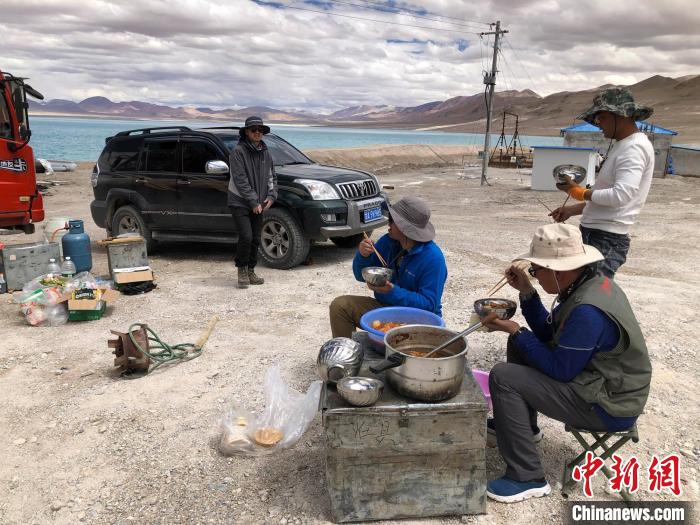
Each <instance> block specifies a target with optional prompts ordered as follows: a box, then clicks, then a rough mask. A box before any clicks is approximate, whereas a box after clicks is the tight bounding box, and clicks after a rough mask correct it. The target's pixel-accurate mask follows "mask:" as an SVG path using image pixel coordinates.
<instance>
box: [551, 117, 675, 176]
mask: <svg viewBox="0 0 700 525" xmlns="http://www.w3.org/2000/svg"><path fill="white" fill-rule="evenodd" d="M637 127H638V128H639V130H640V131H643V132H644V133H646V135H647V137H649V140H650V141H651V143H652V145H653V146H654V154H655V158H654V177H665V176H666V174H667V173H668V167H669V151H670V149H671V142H672V140H673V137H674V136H675V135H678V133H677V132H676V131H673V130H670V129H666V128H662V127H661V126H657V125H655V124H651V123H650V122H645V121H639V122H637ZM560 134H561V136H562V137H564V145H565V146H569V147H573V148H593V149H595V150H597V151H598V152H599V153H600V154H601V155H605V153H606V152H607V151H608V147H609V145H610V140H609V139H606V138H605V137H604V136H603V132H602V131H601V130H600V128H599V127H598V126H594V125H593V124H589V123H588V122H582V123H581V124H576V125H574V126H569V127H568V128H562V129H561V130H560Z"/></svg>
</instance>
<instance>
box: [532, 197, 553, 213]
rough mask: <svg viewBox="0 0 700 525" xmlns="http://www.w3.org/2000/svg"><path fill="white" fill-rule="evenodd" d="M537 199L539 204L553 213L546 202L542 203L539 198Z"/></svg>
mask: <svg viewBox="0 0 700 525" xmlns="http://www.w3.org/2000/svg"><path fill="white" fill-rule="evenodd" d="M535 199H536V200H537V202H539V203H540V204H541V205H542V206H544V207H545V208H547V211H548V212H549V213H552V208H550V207H549V206H547V205H546V204H545V203H544V202H542V201H541V200H540V199H538V198H537V197H535Z"/></svg>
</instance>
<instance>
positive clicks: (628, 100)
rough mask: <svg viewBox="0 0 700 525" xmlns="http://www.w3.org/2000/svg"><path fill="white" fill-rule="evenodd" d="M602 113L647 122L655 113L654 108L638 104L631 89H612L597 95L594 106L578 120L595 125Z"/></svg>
mask: <svg viewBox="0 0 700 525" xmlns="http://www.w3.org/2000/svg"><path fill="white" fill-rule="evenodd" d="M602 111H608V112H609V113H613V114H615V115H619V116H621V117H626V118H631V119H634V120H646V119H648V118H649V117H651V116H652V114H653V113H654V110H653V109H652V108H650V107H648V106H641V105H639V104H636V103H635V102H634V98H633V97H632V93H630V91H629V89H625V88H611V89H606V90H605V91H603V92H602V93H599V94H598V95H596V97H595V98H594V99H593V106H592V107H591V108H590V109H588V110H587V111H585V112H583V113H582V114H581V115H579V116H578V117H576V118H577V119H579V120H585V121H586V122H588V123H589V124H593V125H595V122H594V120H595V117H596V115H597V114H598V113H600V112H602Z"/></svg>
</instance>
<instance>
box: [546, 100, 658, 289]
mask: <svg viewBox="0 0 700 525" xmlns="http://www.w3.org/2000/svg"><path fill="white" fill-rule="evenodd" d="M653 112H654V110H653V109H652V108H650V107H647V106H642V105H639V104H637V103H635V101H634V98H633V97H632V93H630V91H629V90H628V89H624V88H610V89H606V90H605V91H603V92H601V93H599V94H598V95H596V96H595V98H594V99H593V106H591V107H590V108H589V109H587V110H586V111H585V112H583V113H582V114H581V115H579V116H578V117H577V118H579V119H581V120H585V121H586V122H588V123H589V124H593V125H594V126H598V127H599V128H600V129H601V130H602V132H603V136H605V138H608V139H610V146H611V147H609V148H608V152H609V154H608V155H607V157H606V158H605V159H604V160H603V163H602V164H601V166H600V171H599V172H598V174H597V176H596V181H595V184H594V185H593V186H592V187H591V188H590V189H587V188H583V187H581V186H579V185H578V184H576V183H574V182H573V181H571V180H569V181H568V182H567V183H565V184H558V185H557V187H558V188H559V189H560V190H562V191H564V192H566V193H568V194H569V196H570V197H572V198H573V199H576V200H579V201H581V203H580V204H574V205H573V206H562V207H560V208H557V209H556V210H554V211H553V212H552V213H551V214H550V215H551V216H552V217H554V219H555V220H556V221H557V222H564V221H565V220H567V219H568V218H569V217H572V216H574V215H581V224H580V228H581V235H582V236H583V242H584V243H586V244H590V245H593V246H595V247H596V248H598V250H600V252H601V253H602V254H603V255H604V257H605V260H604V261H601V262H600V263H599V265H598V271H599V272H600V273H602V274H604V275H606V276H607V277H614V275H615V272H616V271H617V269H618V268H619V267H620V266H622V265H623V264H624V263H625V261H626V260H627V252H628V251H629V245H630V237H629V230H630V227H631V226H632V224H634V221H635V219H636V218H637V215H639V212H640V211H641V209H642V206H643V205H644V202H645V201H646V199H647V195H648V194H649V188H650V187H651V179H652V176H653V174H654V148H653V146H652V144H651V142H650V141H649V139H648V138H647V136H646V135H645V134H644V133H642V132H640V131H639V129H638V128H637V123H636V121H637V120H645V119H647V118H649V117H650V116H651V115H652V113H653ZM613 139H614V140H615V141H616V142H615V144H614V146H613Z"/></svg>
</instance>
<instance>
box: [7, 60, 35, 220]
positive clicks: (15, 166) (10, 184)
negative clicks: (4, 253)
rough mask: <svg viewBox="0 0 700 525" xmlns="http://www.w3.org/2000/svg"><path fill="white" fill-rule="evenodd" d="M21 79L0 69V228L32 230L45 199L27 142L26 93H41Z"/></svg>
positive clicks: (27, 113) (28, 135)
mask: <svg viewBox="0 0 700 525" xmlns="http://www.w3.org/2000/svg"><path fill="white" fill-rule="evenodd" d="M24 80H25V79H23V78H19V77H15V76H13V75H11V74H9V73H3V72H2V71H0V228H3V229H19V230H23V231H24V232H25V233H33V232H34V224H35V223H37V222H41V221H43V220H44V201H43V198H42V196H41V193H39V191H38V190H37V187H36V172H35V168H34V152H33V150H32V148H31V146H29V138H30V137H31V131H30V129H29V112H28V104H27V95H30V96H32V97H34V98H38V99H40V100H41V99H43V98H44V97H43V95H42V94H41V93H39V92H38V91H36V90H35V89H33V88H32V87H31V86H30V85H28V84H26V83H25V82H24Z"/></svg>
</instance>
